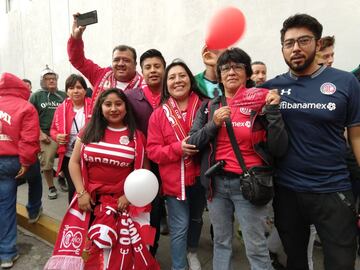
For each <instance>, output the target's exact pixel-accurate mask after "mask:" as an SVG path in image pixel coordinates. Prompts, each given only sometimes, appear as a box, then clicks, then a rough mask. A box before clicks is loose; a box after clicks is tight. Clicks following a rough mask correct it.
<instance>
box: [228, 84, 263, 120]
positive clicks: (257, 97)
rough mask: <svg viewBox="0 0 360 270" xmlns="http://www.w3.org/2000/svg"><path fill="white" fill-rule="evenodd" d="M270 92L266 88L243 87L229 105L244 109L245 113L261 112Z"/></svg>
mask: <svg viewBox="0 0 360 270" xmlns="http://www.w3.org/2000/svg"><path fill="white" fill-rule="evenodd" d="M268 93H269V90H267V89H264V88H248V89H247V88H245V87H241V88H240V89H239V90H238V91H237V92H236V94H235V95H234V97H233V98H232V99H230V101H228V104H229V105H231V106H234V107H240V108H242V109H244V111H243V112H246V111H248V114H250V111H251V110H252V111H260V110H261V109H262V107H263V106H264V105H265V98H266V95H267V94H268Z"/></svg>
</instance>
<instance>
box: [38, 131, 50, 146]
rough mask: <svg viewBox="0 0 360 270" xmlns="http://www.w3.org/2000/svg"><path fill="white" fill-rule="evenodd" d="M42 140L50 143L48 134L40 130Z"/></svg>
mask: <svg viewBox="0 0 360 270" xmlns="http://www.w3.org/2000/svg"><path fill="white" fill-rule="evenodd" d="M39 140H40V142H43V143H46V144H49V143H50V138H49V136H48V135H46V134H45V133H44V132H42V131H40V138H39Z"/></svg>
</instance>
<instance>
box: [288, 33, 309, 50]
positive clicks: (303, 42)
mask: <svg viewBox="0 0 360 270" xmlns="http://www.w3.org/2000/svg"><path fill="white" fill-rule="evenodd" d="M314 38H315V37H312V36H302V37H299V38H297V39H287V40H285V41H284V42H283V43H282V46H283V48H284V49H292V48H293V47H294V46H295V43H297V44H298V45H299V47H306V46H309V45H310V43H311V41H312V40H313V39H314Z"/></svg>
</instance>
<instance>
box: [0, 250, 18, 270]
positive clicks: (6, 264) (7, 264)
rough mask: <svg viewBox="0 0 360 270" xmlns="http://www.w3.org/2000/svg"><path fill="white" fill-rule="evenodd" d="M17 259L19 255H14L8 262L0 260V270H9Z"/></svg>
mask: <svg viewBox="0 0 360 270" xmlns="http://www.w3.org/2000/svg"><path fill="white" fill-rule="evenodd" d="M17 259H19V254H17V255H15V256H14V257H13V258H12V259H10V260H2V261H1V268H2V269H10V268H11V267H13V266H14V262H15V261H16V260H17Z"/></svg>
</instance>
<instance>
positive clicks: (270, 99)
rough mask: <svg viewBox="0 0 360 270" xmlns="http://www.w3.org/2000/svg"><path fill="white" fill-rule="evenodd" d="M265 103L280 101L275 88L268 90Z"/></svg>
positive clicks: (274, 103) (272, 103) (273, 103)
mask: <svg viewBox="0 0 360 270" xmlns="http://www.w3.org/2000/svg"><path fill="white" fill-rule="evenodd" d="M265 101H266V105H278V104H279V103H280V95H279V92H278V90H277V89H272V90H269V93H268V94H267V95H266V98H265Z"/></svg>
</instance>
